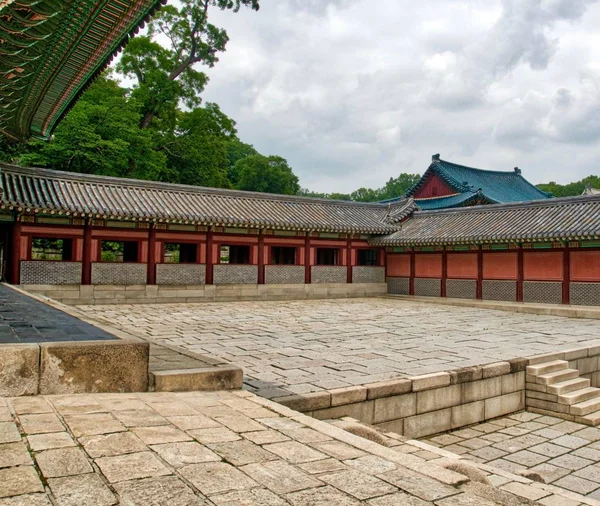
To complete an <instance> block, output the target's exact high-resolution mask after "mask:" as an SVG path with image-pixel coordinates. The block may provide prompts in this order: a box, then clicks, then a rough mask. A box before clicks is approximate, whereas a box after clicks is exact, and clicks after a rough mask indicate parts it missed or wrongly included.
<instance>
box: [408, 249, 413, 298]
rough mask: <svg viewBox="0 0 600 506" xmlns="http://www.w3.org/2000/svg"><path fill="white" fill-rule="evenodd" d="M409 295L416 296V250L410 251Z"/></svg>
mask: <svg viewBox="0 0 600 506" xmlns="http://www.w3.org/2000/svg"><path fill="white" fill-rule="evenodd" d="M408 294H409V295H414V294H415V250H414V248H413V249H412V250H410V278H409V279H408Z"/></svg>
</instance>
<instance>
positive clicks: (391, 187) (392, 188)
mask: <svg viewBox="0 0 600 506" xmlns="http://www.w3.org/2000/svg"><path fill="white" fill-rule="evenodd" d="M419 179H421V176H420V175H419V174H406V173H405V172H403V173H402V174H400V175H399V176H398V177H396V178H394V177H391V178H390V179H389V180H388V182H387V183H385V186H384V187H383V188H381V189H380V190H379V198H378V200H386V199H393V198H396V197H401V196H402V195H404V194H405V193H406V192H407V191H408V190H410V189H411V188H412V187H413V186H414V185H416V184H417V182H418V181H419Z"/></svg>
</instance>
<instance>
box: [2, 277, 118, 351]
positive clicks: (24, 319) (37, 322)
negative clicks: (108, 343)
mask: <svg viewBox="0 0 600 506" xmlns="http://www.w3.org/2000/svg"><path fill="white" fill-rule="evenodd" d="M111 339H116V337H115V336H113V335H111V334H109V333H108V332H105V331H103V330H102V329H99V328H97V327H94V326H93V325H90V324H89V323H86V322H82V321H81V320H79V319H77V318H74V317H72V316H71V315H69V314H67V313H65V312H63V311H59V310H58V309H56V308H53V307H50V306H48V305H47V304H44V303H43V302H40V301H38V300H36V299H35V298H33V297H29V296H27V295H25V294H23V293H22V292H21V291H17V290H14V289H13V288H11V287H9V286H7V285H5V284H0V345H2V344H34V343H48V342H50V343H53V342H59V341H96V340H111Z"/></svg>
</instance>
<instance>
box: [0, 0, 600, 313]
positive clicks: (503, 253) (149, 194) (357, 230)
mask: <svg viewBox="0 0 600 506" xmlns="http://www.w3.org/2000/svg"><path fill="white" fill-rule="evenodd" d="M161 3H163V2H161V1H157V0H127V1H125V0H104V1H102V2H100V1H98V0H0V135H2V136H3V137H5V138H7V139H11V140H21V139H27V138H29V137H31V136H35V137H39V138H49V137H50V136H51V134H52V131H53V129H54V128H55V126H56V125H57V124H58V122H59V121H60V119H61V118H62V117H63V116H64V115H65V114H66V113H67V112H68V110H69V108H70V107H72V105H73V104H74V103H75V102H76V100H77V98H78V97H79V96H80V94H81V93H82V92H83V91H85V89H86V87H87V86H88V85H89V83H90V82H92V80H93V79H94V77H95V76H97V75H98V73H99V72H101V71H102V70H103V69H104V68H105V67H106V65H108V63H109V62H110V61H111V59H112V58H113V57H114V56H115V55H116V54H117V53H118V51H119V50H120V48H121V47H122V46H123V45H124V44H126V43H127V41H128V39H129V37H131V36H133V35H134V34H135V33H136V32H137V31H138V30H139V28H140V27H141V26H143V24H144V21H145V20H147V19H148V17H149V16H150V15H151V14H152V13H153V12H154V10H155V9H157V8H158V7H159V6H160V4H161ZM0 178H1V190H2V196H1V199H0V241H1V243H2V249H1V255H0V263H1V265H2V276H3V279H5V280H7V281H8V282H10V283H14V284H21V285H24V286H26V287H27V288H28V289H32V290H36V291H38V292H42V293H46V294H47V295H49V296H52V297H54V298H57V299H59V300H64V301H69V302H92V303H93V302H97V301H100V302H122V301H133V300H136V299H137V300H140V301H147V300H156V301H162V300H164V301H167V300H168V301H177V300H184V301H188V302H189V301H196V300H214V299H228V298H229V299H240V298H242V299H243V298H268V297H323V296H333V297H335V296H338V297H339V296H357V295H370V294H380V293H386V292H389V293H394V294H405V295H421V296H432V297H461V298H471V299H491V300H509V301H524V302H548V303H556V304H560V303H563V304H586V305H587V304H595V305H600V195H597V194H593V193H590V194H589V195H583V196H580V197H573V198H565V199H557V198H549V197H550V195H548V194H546V193H544V192H541V191H540V190H538V189H537V188H535V187H534V186H533V185H531V184H530V183H528V182H527V181H526V180H525V179H524V178H523V177H522V175H521V173H520V171H519V170H518V169H515V170H514V171H511V172H496V171H483V170H478V169H473V168H469V167H464V166H461V165H457V164H454V163H450V162H447V161H444V160H441V159H440V157H439V155H436V156H434V157H433V160H432V163H431V165H430V166H429V169H428V170H427V171H426V172H425V174H424V176H423V178H421V180H420V181H419V183H418V184H417V185H416V186H415V187H414V188H412V189H411V190H410V191H409V192H408V194H407V195H405V196H401V197H398V198H397V199H393V200H392V201H388V202H380V203H357V202H342V201H334V200H322V199H312V198H303V197H291V196H280V195H267V194H259V193H249V192H238V191H229V190H218V189H210V188H198V187H190V186H181V185H171V184H163V183H155V182H148V181H133V180H124V179H116V178H109V177H99V176H88V175H80V174H72V173H63V172H56V171H52V170H46V169H37V168H23V167H16V166H12V165H6V164H4V165H2V164H0Z"/></svg>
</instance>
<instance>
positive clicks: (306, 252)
mask: <svg viewBox="0 0 600 506" xmlns="http://www.w3.org/2000/svg"><path fill="white" fill-rule="evenodd" d="M309 234H310V232H306V239H304V283H306V284H307V285H310V282H311V279H310V235H309Z"/></svg>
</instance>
